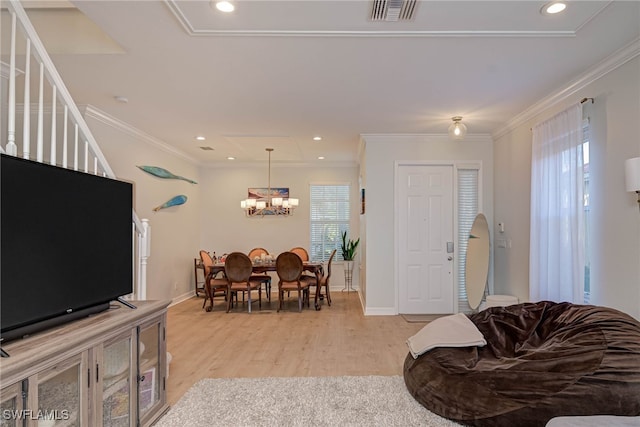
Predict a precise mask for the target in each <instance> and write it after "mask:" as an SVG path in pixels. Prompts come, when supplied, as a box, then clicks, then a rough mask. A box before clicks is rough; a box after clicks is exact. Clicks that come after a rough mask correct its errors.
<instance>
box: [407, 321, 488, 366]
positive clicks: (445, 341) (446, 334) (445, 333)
mask: <svg viewBox="0 0 640 427" xmlns="http://www.w3.org/2000/svg"><path fill="white" fill-rule="evenodd" d="M486 344H487V342H486V341H485V339H484V337H483V336H482V333H480V331H479V330H478V328H477V327H476V325H474V324H473V322H472V321H471V320H469V318H468V317H467V316H466V315H465V314H464V313H458V314H453V315H451V316H445V317H440V318H438V319H436V320H434V321H432V322H429V323H427V325H426V326H425V327H424V328H422V329H421V330H420V331H419V332H418V333H417V334H415V335H414V336H412V337H410V338H409V339H408V340H407V345H408V346H409V351H411V355H412V356H413V358H414V359H417V358H418V356H420V355H421V354H424V353H426V352H427V351H429V350H431V349H432V348H435V347H470V346H479V347H482V346H484V345H486Z"/></svg>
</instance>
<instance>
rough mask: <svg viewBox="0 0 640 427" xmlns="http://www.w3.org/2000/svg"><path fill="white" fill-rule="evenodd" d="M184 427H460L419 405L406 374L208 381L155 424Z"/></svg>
mask: <svg viewBox="0 0 640 427" xmlns="http://www.w3.org/2000/svg"><path fill="white" fill-rule="evenodd" d="M183 425H184V426H186V425H188V426H190V427H205V426H341V427H343V426H403V427H409V426H422V427H449V426H459V424H457V423H455V422H453V421H450V420H447V419H445V418H442V417H440V416H438V415H436V414H434V413H432V412H429V411H428V410H427V409H426V408H424V407H423V406H422V405H420V404H419V403H418V402H416V400H415V399H414V398H413V397H412V396H411V395H410V394H409V392H408V391H407V388H406V386H405V384H404V379H403V378H402V377H401V376H389V377H387V376H362V377H355V376H354V377H296V378H220V379H203V380H200V381H199V382H198V383H196V384H195V385H193V387H191V388H190V389H189V390H187V392H186V393H185V395H184V396H183V397H182V398H181V399H180V400H179V401H178V403H176V404H175V405H174V406H173V407H172V408H171V409H170V410H169V411H168V412H167V413H166V414H165V415H164V416H163V417H162V418H160V420H159V421H158V422H157V423H156V424H155V426H156V427H174V426H183Z"/></svg>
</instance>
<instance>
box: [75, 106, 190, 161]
mask: <svg viewBox="0 0 640 427" xmlns="http://www.w3.org/2000/svg"><path fill="white" fill-rule="evenodd" d="M84 109H85V115H86V116H87V117H91V118H92V119H95V120H97V121H99V122H101V123H104V124H106V125H108V126H111V127H113V128H116V129H118V130H119V131H121V132H123V133H126V134H127V135H129V136H132V137H134V138H136V139H137V140H140V141H143V142H146V143H147V144H149V145H152V146H153V147H155V148H157V149H159V150H161V151H164V152H166V153H169V154H171V155H173V156H176V157H179V158H181V159H184V160H187V161H189V162H191V163H193V164H195V165H197V166H201V162H200V161H198V160H197V159H195V158H193V157H191V156H189V155H188V154H187V153H185V152H184V151H182V150H179V149H177V148H175V147H173V146H171V145H169V144H167V143H166V142H164V141H161V140H159V139H157V138H155V137H153V136H151V135H149V134H147V133H145V132H143V131H141V130H140V129H137V128H135V127H133V126H131V125H130V124H128V123H125V122H123V121H121V120H119V119H116V118H115V117H113V116H111V115H109V114H107V113H105V112H104V111H101V110H99V109H98V108H96V107H94V106H92V105H86V106H85V107H84Z"/></svg>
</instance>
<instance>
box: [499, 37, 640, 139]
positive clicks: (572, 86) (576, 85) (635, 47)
mask: <svg viewBox="0 0 640 427" xmlns="http://www.w3.org/2000/svg"><path fill="white" fill-rule="evenodd" d="M638 55H640V38H637V39H635V40H634V41H632V42H631V43H629V44H628V45H626V46H624V47H623V48H621V49H619V50H617V51H616V52H615V53H613V54H612V55H610V56H609V57H607V58H605V59H604V60H603V61H601V62H600V63H598V64H597V65H596V66H594V67H593V68H592V69H591V70H589V71H587V72H586V73H584V74H582V75H581V76H579V77H578V78H576V79H574V80H572V81H571V82H569V84H567V85H566V87H565V88H564V89H560V90H559V91H556V92H554V93H552V94H551V95H549V96H547V97H545V98H543V99H541V100H540V101H538V102H536V103H535V104H533V105H532V106H531V107H529V108H527V109H526V110H524V111H523V112H521V113H520V114H518V115H516V116H515V117H513V118H512V119H511V120H509V121H508V122H507V123H506V124H505V125H504V126H502V127H500V128H498V129H496V130H495V131H494V132H493V133H492V137H493V139H494V140H496V139H498V138H501V137H503V136H505V135H506V134H508V133H509V132H512V131H514V130H515V129H516V128H517V127H519V126H520V125H522V124H524V123H525V122H526V121H528V120H530V119H532V118H533V117H535V116H537V115H538V114H540V113H542V112H544V111H546V110H547V109H549V108H551V107H553V106H554V105H556V104H558V103H559V102H562V101H564V100H566V99H567V98H569V97H570V96H572V95H574V94H575V93H576V92H578V91H580V90H582V89H584V88H585V87H587V86H588V85H590V84H591V83H593V82H594V81H596V80H598V79H599V78H601V77H602V76H604V75H606V74H608V73H610V72H611V71H613V70H615V69H617V68H618V67H620V66H622V65H624V64H625V63H627V62H628V61H630V60H632V59H633V58H635V57H636V56H638ZM576 102H577V100H576Z"/></svg>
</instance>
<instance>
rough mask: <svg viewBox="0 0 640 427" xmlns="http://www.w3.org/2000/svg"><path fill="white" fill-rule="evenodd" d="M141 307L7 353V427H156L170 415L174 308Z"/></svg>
mask: <svg viewBox="0 0 640 427" xmlns="http://www.w3.org/2000/svg"><path fill="white" fill-rule="evenodd" d="M133 303H134V305H136V306H137V307H138V308H137V309H130V308H128V307H125V306H123V305H121V304H119V303H114V304H112V306H111V307H112V308H110V309H109V310H107V311H105V312H102V313H98V314H96V315H93V316H91V317H88V318H85V319H80V320H77V321H75V322H72V323H68V324H65V325H62V326H59V327H57V328H53V329H50V330H46V331H43V332H41V333H38V334H35V335H33V336H31V337H28V338H23V339H20V340H16V341H13V342H10V343H8V344H7V345H5V346H3V349H4V350H5V351H7V353H9V355H10V357H9V358H3V359H1V360H0V381H1V384H0V386H1V389H0V411H2V412H0V425H2V426H27V427H36V426H37V427H42V426H54V425H55V426H61V427H62V426H77V427H83V426H105V427H107V426H113V427H136V426H138V425H141V426H148V425H151V423H153V422H154V421H155V420H156V419H157V418H158V417H159V416H160V415H161V414H162V413H163V412H164V411H165V410H166V409H167V408H168V406H167V402H166V390H165V376H166V341H165V327H166V310H167V306H168V304H169V301H135V302H133Z"/></svg>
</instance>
